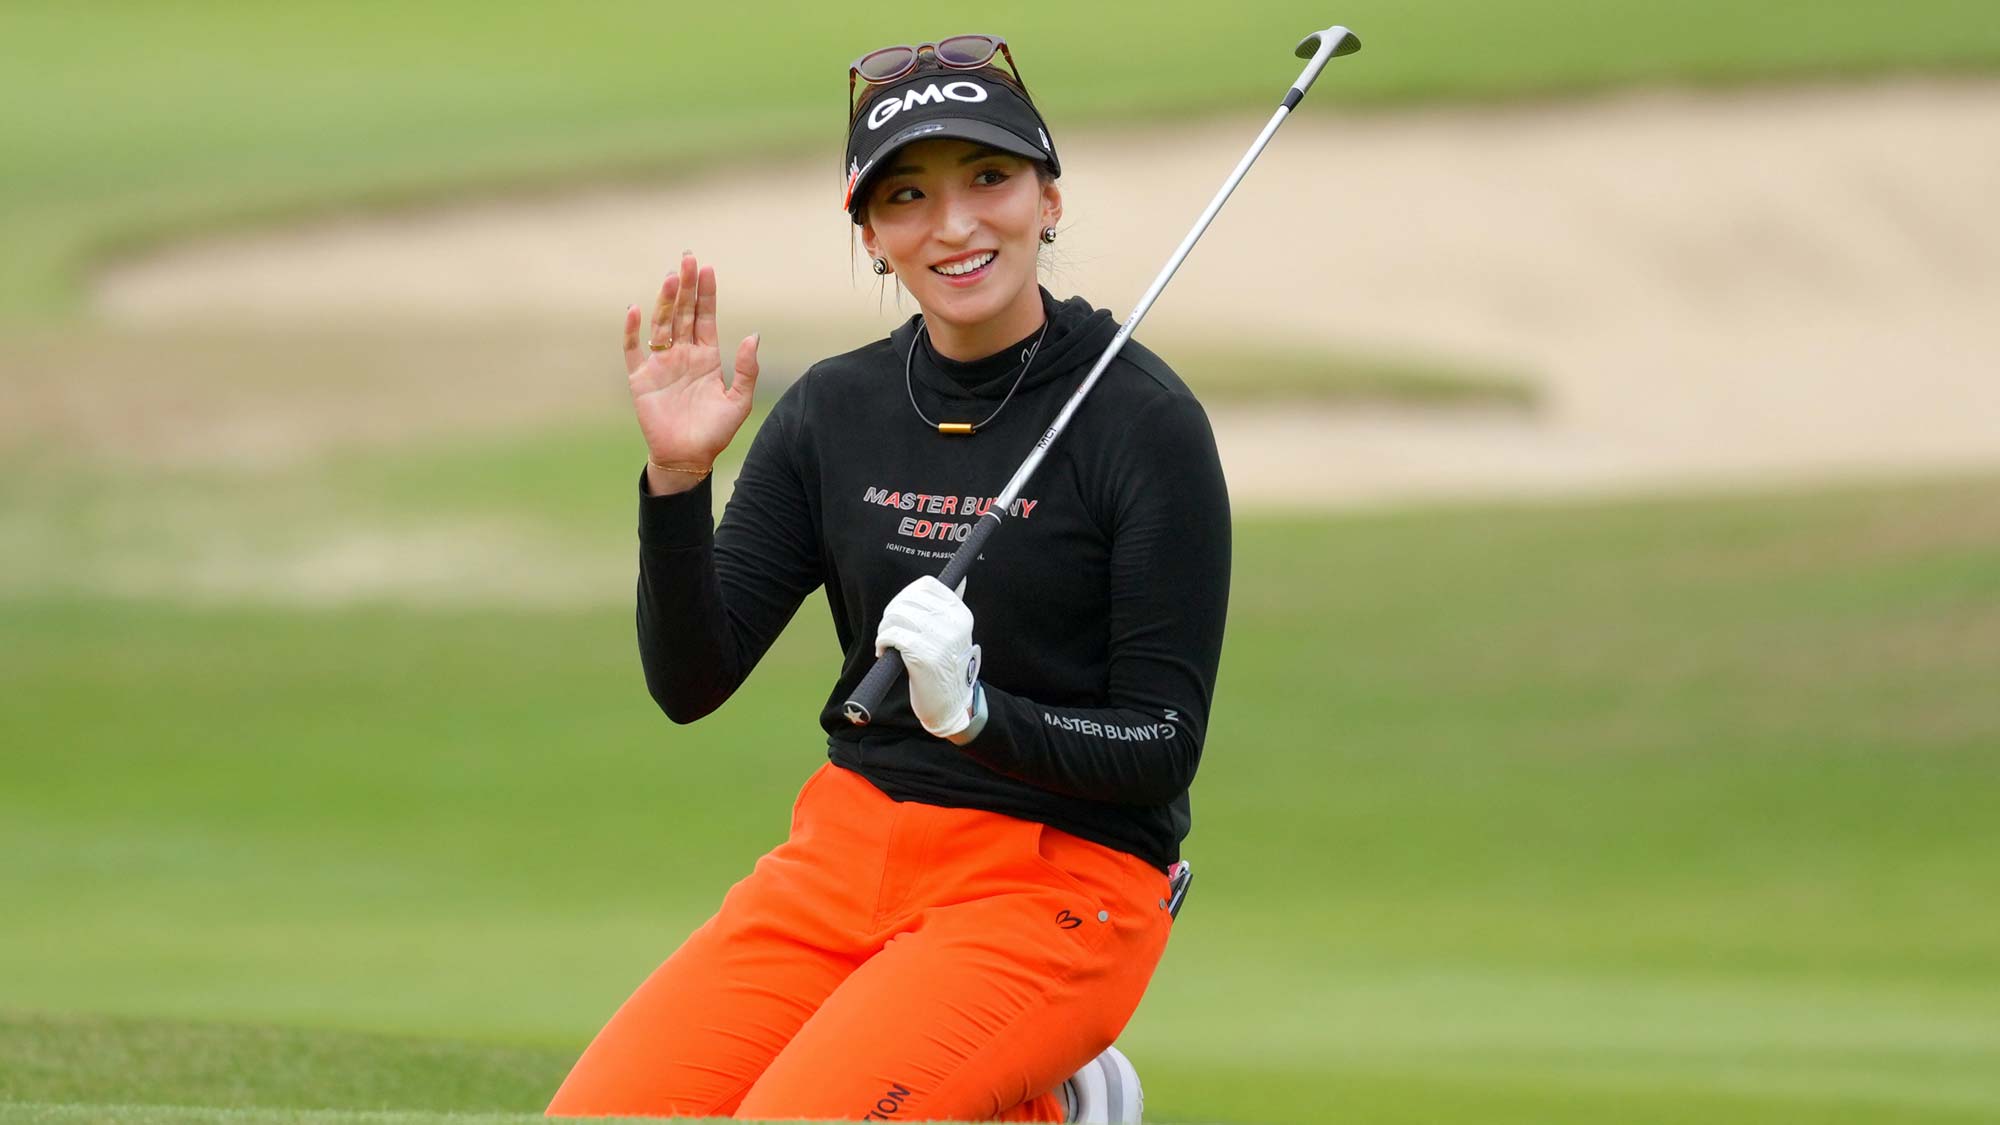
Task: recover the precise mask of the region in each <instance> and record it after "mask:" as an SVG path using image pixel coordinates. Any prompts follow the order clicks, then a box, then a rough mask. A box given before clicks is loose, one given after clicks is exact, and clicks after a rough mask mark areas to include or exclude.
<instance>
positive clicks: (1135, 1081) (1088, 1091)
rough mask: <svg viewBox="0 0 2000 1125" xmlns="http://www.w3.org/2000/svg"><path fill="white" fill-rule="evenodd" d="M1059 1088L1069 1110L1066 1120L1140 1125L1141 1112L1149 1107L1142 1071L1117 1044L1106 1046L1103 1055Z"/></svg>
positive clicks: (1070, 1077) (1101, 1124) (1108, 1124)
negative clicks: (1140, 1072) (1143, 1087)
mask: <svg viewBox="0 0 2000 1125" xmlns="http://www.w3.org/2000/svg"><path fill="white" fill-rule="evenodd" d="M1058 1090H1059V1091H1060V1094H1061V1097H1062V1099H1063V1104H1064V1105H1065V1106H1066V1107H1067V1108H1068V1111H1069V1115H1068V1116H1067V1117H1065V1118H1064V1120H1065V1121H1087V1122H1094V1123H1099V1125H1120V1123H1123V1125H1139V1111H1140V1110H1142V1109H1144V1108H1145V1107H1146V1094H1145V1092H1144V1091H1143V1090H1141V1089H1140V1088H1139V1072H1138V1071H1136V1070H1134V1069H1132V1060H1131V1059H1128V1058H1126V1057H1125V1052H1123V1051H1121V1050H1119V1049H1118V1048H1116V1047H1106V1048H1104V1053H1103V1054H1101V1055H1099V1056H1097V1057H1096V1058H1094V1059H1092V1060H1090V1061H1089V1062H1087V1063H1085V1064H1083V1069H1082V1070H1079V1071H1077V1072H1076V1073H1075V1074H1072V1075H1070V1076H1069V1077H1068V1078H1066V1079H1064V1080H1063V1084H1062V1085H1061V1086H1060V1087H1058Z"/></svg>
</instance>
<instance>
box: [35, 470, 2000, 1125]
mask: <svg viewBox="0 0 2000 1125" xmlns="http://www.w3.org/2000/svg"><path fill="white" fill-rule="evenodd" d="M551 448H553V446H552V447H551ZM473 456H474V454H473V453H472V452H470V451H467V452H465V453H464V454H463V458H465V459H470V458H472V457H473ZM486 456H487V460H486V461H485V462H484V464H485V466H486V468H487V470H488V472H489V474H491V475H489V476H488V477H487V480H488V481H489V483H491V482H493V481H495V480H497V479H504V474H505V473H506V472H507V471H508V468H509V466H507V465H506V464H504V463H502V462H500V461H496V460H494V458H495V457H497V456H500V455H498V454H493V453H491V452H489V453H488V454H487V455H486ZM606 460H607V464H608V460H609V459H608V458H607V459H606ZM550 461H551V463H566V464H572V465H586V466H587V465H590V464H593V463H594V461H593V460H592V458H591V457H589V456H586V455H584V454H581V453H577V452H575V451H572V454H571V455H570V456H567V457H559V456H556V455H554V454H553V453H552V454H551V455H550ZM478 468H479V465H478V464H474V463H471V462H470V461H469V460H468V461H467V463H466V464H465V466H464V471H466V472H467V473H474V472H476V471H477V470H478ZM531 471H538V470H531ZM606 471H607V472H609V469H608V468H607V469H606ZM350 472H351V470H348V469H342V470H339V471H337V472H334V473H332V474H331V477H330V479H345V478H346V477H347V475H348V474H349V473H350ZM578 472H580V473H581V472H583V470H578ZM617 475H618V478H619V479H620V480H621V482H622V479H623V478H624V477H627V476H629V475H630V474H629V473H627V472H626V471H625V466H624V465H623V463H622V461H621V463H620V465H619V466H618V473H617ZM343 487H348V486H343ZM592 487H595V486H594V485H593V486H592ZM547 488H548V489H549V495H550V497H551V499H550V501H549V503H548V504H547V505H542V504H540V503H539V502H535V503H528V504H526V505H525V507H524V509H523V511H524V513H525V514H524V515H523V516H522V518H523V519H524V520H527V521H529V523H531V524H535V523H537V522H538V521H541V520H543V518H544V517H543V515H540V514H537V513H540V512H542V511H543V508H544V507H546V508H548V509H549V510H550V511H551V512H553V510H554V509H555V507H556V504H555V501H554V497H555V495H556V494H558V493H559V492H560V491H562V488H563V485H562V484H561V483H559V482H557V483H551V484H549V485H547ZM622 488H623V484H622V483H621V485H620V488H619V490H618V491H622ZM440 490H441V491H451V490H444V489H442V488H441V489H440ZM455 494H456V495H458V496H460V497H461V498H463V496H464V490H463V489H459V490H456V493H455ZM350 495H355V494H354V493H350ZM409 499H410V502H411V503H413V504H414V503H418V502H419V501H421V500H422V498H421V497H419V498H409ZM606 504H607V505H611V504H612V501H611V500H607V501H606ZM615 506H617V507H620V508H621V509H622V508H628V507H629V503H628V501H627V500H626V499H616V505H615ZM446 511H447V513H448V512H449V509H446ZM628 515H629V512H621V514H620V515H619V517H618V520H617V524H616V531H615V535H614V534H613V533H612V532H602V533H600V537H599V538H591V537H589V536H588V535H584V534H583V533H581V532H575V531H574V530H573V528H572V525H570V524H568V523H555V522H551V523H549V524H548V526H550V527H552V528H564V529H571V530H566V531H564V532H562V533H563V534H566V535H570V534H573V535H578V536H582V538H583V539H584V542H583V543H582V544H580V545H579V549H584V550H590V551H595V550H597V549H599V548H598V545H599V544H600V543H602V544H605V545H607V546H606V549H615V550H616V551H618V552H619V554H620V555H621V557H623V558H624V563H623V564H622V565H624V566H629V552H630V549H631V546H630V544H631V541H630V530H629V520H628V519H627V518H626V516H628ZM547 518H548V519H549V520H552V521H553V520H556V519H557V517H556V516H554V515H549V516H548V517H547ZM614 540H615V541H616V542H617V544H618V545H617V546H615V547H610V546H608V545H609V544H611V543H612V542H613V541H614ZM1237 543H1238V562H1237V571H1236V576H1235V582H1234V586H1233V590H1234V593H1233V598H1232V607H1231V623H1230V634H1229V644H1228V649H1227V652H1226V655H1225V658H1224V665H1223V678H1222V683H1221V687H1220V698H1219V702H1218V707H1217V710H1216V713H1215V719H1214V725H1213V728H1212V730H1211V732H1210V737H1209V743H1208V752H1207V756H1206V760H1205V762H1204V765H1203V768H1202V772H1201V777H1200V779H1199V781H1198V783H1197V785H1196V788H1195V796H1194V808H1195V829H1194V834H1193V836H1192V837H1191V838H1190V840H1189V843H1188V854H1189V855H1190V856H1191V857H1192V858H1193V859H1194V860H1195V862H1196V864H1197V867H1198V869H1199V870H1200V872H1201V876H1202V877H1201V878H1200V879H1199V880H1198V881H1197V889H1196V891H1195V893H1194V896H1193V898H1192V900H1191V903H1190V906H1189V909H1188V912H1187V914H1185V915H1184V916H1183V918H1182V921H1181V923H1180V925H1179V927H1178V929H1177V932H1176V934H1175V937H1174V942H1173V945H1172V947H1171V948H1170V949H1169V952H1168V955H1167V959H1166V962H1165V963H1164V965H1163V967H1162V969H1161V972H1160V974H1159V976H1158V977H1157V978H1156V980H1155V982H1154V984H1153V987H1152V989H1151V991H1150V992H1149V994H1148V997H1147V1000H1146V1002H1145V1004H1144V1005H1143V1006H1142V1007H1141V1009H1140V1011H1139V1014H1138V1016H1137V1017H1136V1018H1135V1020H1134V1022H1133V1024H1132V1025H1131V1027H1130V1028H1129V1029H1128V1030H1127V1033H1126V1035H1125V1037H1124V1038H1123V1040H1122V1042H1123V1044H1124V1045H1125V1046H1126V1047H1127V1048H1128V1049H1129V1050H1130V1051H1131V1052H1132V1053H1133V1054H1134V1056H1135V1057H1136V1058H1137V1059H1138V1060H1139V1061H1140V1065H1141V1066H1142V1067H1143V1068H1144V1070H1145V1074H1146V1078H1147V1086H1148V1104H1149V1106H1150V1107H1152V1111H1153V1114H1154V1117H1155V1118H1156V1119H1157V1120H1160V1121H1195V1120H1204V1121H1217V1120H1222V1121H1251V1120H1255V1121H1319V1120H1330V1119H1338V1120H1367V1121H1371V1122H1418V1121H1437V1120H1467V1121H1481V1122H1523V1123H1526V1122H1585V1121H1602V1120H1609V1119H1616V1120H1621V1121H1647V1122H1652V1121H1657V1122H1670V1121H1685V1120H1705V1121H1715V1122H1725V1123H1727V1122H1751V1121H1766V1120H1785V1121H1810V1122H1847V1121H1854V1122H1860V1121H1898V1122H1902V1121H1907V1122H1954V1121H1976V1120H1990V1119H1992V1118H1993V1117H1994V1116H1995V1115H1996V1114H2000V1078H1997V1077H1996V1075H2000V907H1996V905H1995V903H1994V900H1993V898H1992V896H1990V895H1987V894H1985V893H1984V892H1983V891H1982V890H1981V888H1985V887H1990V886H1993V885H1995V883H1996V880H2000V815H1996V814H2000V797H1996V794H2000V702H1996V700H1995V698H1994V696H1993V694H1992V692H1991V690H1990V683H1991V679H1992V669H1993V668H1995V667H1996V666H2000V608H1996V607H2000V481H1993V480H1971V481H1963V482H1956V483H1939V484H1933V485H1924V486H1916V485H1909V486H1899V487H1893V488H1892V487H1882V488H1871V489H1847V490H1839V491H1829V492H1824V493H1815V494H1808V495H1799V496H1777V495H1773V496H1743V497H1731V498H1703V499H1689V500H1680V501H1671V502H1669V501H1654V502H1646V503H1622V504H1593V505H1586V506H1580V507H1573V508H1545V507H1536V506H1518V507H1476V508H1444V509H1435V510H1427V511H1419V512H1410V513H1403V514H1393V515H1391V514H1383V515H1365V516H1349V517H1340V518H1315V519H1297V520H1276V519H1248V518H1246V519H1243V520H1241V521H1239V525H1238V538H1237ZM496 565H503V561H496ZM619 581H620V582H621V583H627V582H629V574H628V576H627V577H626V578H623V579H620V580H619ZM824 615H825V609H824V607H823V603H821V602H819V601H818V600H817V599H815V600H814V601H812V602H809V603H808V605H807V606H806V608H805V609H804V610H803V611H802V612H801V615H800V619H799V621H797V622H795V624H794V628H793V630H792V631H791V632H790V633H789V634H788V635H787V636H786V638H785V639H784V640H782V641H781V642H780V644H779V645H778V646H777V647H776V648H775V649H774V650H773V652H772V653H771V655H770V656H769V657H768V658H767V660H766V663H765V665H764V666H762V667H761V668H760V669H759V671H758V674H757V676H756V677H755V678H754V679H753V680H752V681H751V683H750V684H749V685H748V686H746V688H745V689H744V690H743V692H742V693H740V694H739V695H738V697H737V698H736V699H734V700H732V701H731V703H730V704H728V705H727V706H726V707H725V708H724V709H723V710H722V711H721V712H719V713H718V714H717V715H715V716H713V717H711V718H710V719H708V720H705V721H703V722H702V723H700V724H697V725H695V726H691V727H685V728H681V727H673V726H671V725H669V724H668V723H667V722H666V721H665V720H664V719H663V718H662V717H661V716H660V715H659V714H658V713H657V712H656V711H655V710H654V709H653V708H652V705H651V703H650V702H649V701H648V700H647V699H646V697H645V694H644V689H643V686H642V684H641V683H640V679H639V671H638V667H637V661H636V659H635V658H634V654H633V650H632V636H631V617H630V610H629V607H619V606H614V607H612V608H606V609H601V610H600V609H579V610H576V611H568V612H553V611H552V612H530V611H516V610H508V609H492V608H479V609H467V610H463V611H449V610H438V609H433V610H428V611H420V610H411V609H408V608H404V607H399V606H395V605H389V604H384V605H380V606H368V605H361V606H353V607H348V608H346V609H343V610H340V611H338V612H312V611H305V610H285V609H273V608H259V607H255V606H218V607H209V608H199V607H192V606H185V605H176V604H172V603H167V602H162V601H157V600H146V601H139V600H117V599H108V598H104V597H94V598H93V597H84V596H81V595H78V594H74V593H72V594H71V595H70V596H65V597H61V598H46V597H38V598H35V599H32V600H22V599H17V600H12V601H4V602H0V635H5V636H6V637H7V638H8V643H7V645H6V646H5V647H4V649H0V745H4V746H6V747H8V748H9V749H8V751H7V752H6V753H5V754H0V854H4V855H6V856H8V857H9V861H8V863H6V864H4V865H0V901H6V902H10V903H16V904H28V906H27V908H26V909H19V910H15V911H12V912H10V917H9V920H8V923H7V924H6V925H5V926H4V927H0V964H5V965H11V966H31V967H32V969H31V971H10V972H7V973H4V974H0V1010H11V1011H13V1012H15V1013H17V1014H16V1015H13V1016H10V1017H9V1018H8V1020H7V1021H6V1023H5V1024H4V1025H0V1044H4V1046H0V1075H6V1076H7V1077H6V1078H5V1081H6V1082H7V1085H6V1086H5V1087H4V1090H5V1096H6V1097H7V1098H9V1099H12V1100H13V1101H15V1102H17V1103H23V1104H22V1105H17V1106H16V1107H15V1108H14V1110H12V1111H9V1112H15V1113H18V1114H20V1115H24V1116H25V1117H26V1119H29V1120H49V1121H73V1120H85V1119H89V1120H94V1119H98V1118H97V1117H95V1116H93V1114H95V1113H96V1112H97V1111H95V1110H93V1109H90V1108H88V1107H90V1106H99V1105H115V1104H123V1103H131V1102H145V1103H161V1104H168V1105H193V1106H202V1107H229V1106H253V1107H254V1106H263V1107H286V1108H285V1109H283V1110H279V1109H276V1108H273V1109H271V1111H270V1113H269V1114H268V1115H266V1116H264V1117H255V1116H252V1117H246V1118H244V1119H245V1120H266V1119H269V1120H300V1119H305V1118H303V1117H301V1116H300V1115H297V1114H294V1113H292V1112H291V1109H292V1108H307V1107H315V1106H324V1107H330V1108H336V1109H365V1108H381V1107H384V1106H387V1107H393V1108H397V1109H409V1110H429V1111H437V1112H441V1111H444V1110H466V1111H481V1112H501V1111H513V1112H521V1113H532V1112H533V1111H534V1110H536V1109H538V1108H539V1105H540V1104H542V1102H541V1099H543V1098H544V1097H545V1096H546V1094H547V1093H548V1092H549V1090H550V1089H551V1086H550V1083H551V1081H552V1078H551V1076H552V1075H554V1074H556V1073H557V1072H559V1071H560V1070H561V1069H562V1066H563V1065H564V1064H565V1063H566V1060H568V1059H569V1058H573V1057H574V1054H575V1052H576V1051H578V1050H580V1049H581V1046H582V1044H583V1043H584V1042H585V1041H586V1040H587V1038H588V1037H589V1035H590V1034H591V1033H592V1032H593V1031H594V1030H595V1028H596V1027H597V1026H598V1025H599V1023H601V1021H602V1020H603V1019H604V1018H605V1017H606V1016H608V1015H609V1013H610V1011H611V1010H612V1009H613V1008H614V1007H615V1006H616V1004H617V1003H618V1001H619V1000H620V999H622V998H623V996H624V995H625V994H626V992H627V991H629V989H630V988H631V987H632V986H633V985H634V984H636V983H637V981H638V980H639V979H640V978H641V977H642V976H643V975H644V974H645V973H646V972H647V971H648V970H650V969H651V968H652V966H653V965H654V964H656V963H657V962H658V960H659V959H660V958H661V957H663V956H665V955H666V954H667V953H668V952H670V951H671V949H672V948H673V947H674V945H675V944H677V943H678V941H679V940H680V939H681V938H682V937H683V936H685V934H686V933H687V931H688V930H689V929H690V928H692V927H693V926H694V925H695V924H697V923H698V922H699V921H700V920H701V919H702V918H703V917H704V916H705V915H706V914H707V912H708V911H710V910H712V909H713V907H714V904H715V903H716V902H717V901H719V899H720V897H721V895H722V892H723V891H724V890H725V889H726V888H727V887H728V886H729V884H730V883H732V882H733V881H734V880H735V879H737V878H739V877H741V875H742V874H743V873H744V872H746V871H747V870H748V868H749V865H750V863H751V862H752V860H754V858H755V857H756V856H757V855H758V854H760V853H761V852H762V851H764V850H766V849H768V848H769V847H771V846H773V845H775V844H776V843H777V842H778V841H779V840H780V839H782V838H783V835H784V832H785V827H786V810H787V807H788V805H789V802H790V800H791V797H792V796H793V794H794V792H795V791H796V788H797V786H798V785H799V784H800V783H801V782H802V781H803V780H804V778H805V777H806V775H807V774H808V773H809V772H810V771H811V770H812V769H813V768H814V767H815V766H816V764H817V763H818V762H819V761H820V760H821V756H822V751H821V750H820V749H819V746H820V738H819V736H818V732H817V730H816V728H815V727H814V726H813V723H812V718H811V716H812V713H813V712H814V710H815V709H816V705H817V702H818V701H819V699H820V698H821V697H822V696H823V694H824V690H825V686H826V682H827V678H828V676H829V675H830V670H831V667H832V663H833V661H834V659H835V654H834V653H833V650H832V642H831V640H830V635H829V634H830V630H829V629H828V627H827V624H826V622H825V618H824ZM34 1013H63V1014H62V1015H59V1016H43V1015H35V1014H34ZM91 1013H98V1014H106V1015H118V1016H122V1017H129V1018H131V1019H134V1020H138V1021H141V1022H137V1023H126V1022H122V1021H114V1022H98V1021H95V1020H91V1019H86V1018H84V1016H85V1015H87V1014H91ZM191 1018H192V1019H199V1020H202V1021H217V1022H221V1023H230V1024H237V1025H241V1026H240V1027H237V1028H235V1029H226V1028H215V1029H210V1030H206V1031H190V1030H187V1029H182V1028H176V1027H173V1026H167V1025H161V1024H156V1023H151V1022H145V1021H156V1020H181V1019H191ZM50 1019H54V1020H55V1021H56V1022H55V1023H54V1024H50V1023H48V1022H46V1021H47V1020H50ZM38 1021H39V1022H38ZM360 1032H368V1033H379V1034H399V1035H411V1036H419V1037H422V1038H423V1040H424V1043H423V1044H422V1045H417V1044H385V1043H384V1042H383V1041H380V1040H375V1039H369V1038H366V1037H356V1036H355V1035H354V1034H351V1033H360ZM24 1053H26V1055H28V1056H31V1057H33V1058H37V1059H40V1060H42V1061H41V1062H40V1063H37V1064H35V1065H32V1066H30V1065H26V1064H23V1063H21V1062H19V1061H18V1060H20V1059H22V1058H23V1057H24ZM274 1055H284V1056H287V1057H292V1058H295V1059H298V1060H302V1061H297V1062H296V1063H295V1064H292V1065H287V1066H283V1067H274V1066H272V1065H267V1064H266V1062H264V1061H261V1060H268V1059H270V1058H272V1057H273V1056H274ZM142 1056H144V1057H145V1058H147V1059H148V1060H149V1061H146V1062H144V1063H143V1064H140V1063H136V1062H135V1063H134V1064H133V1065H131V1066H126V1065H121V1064H119V1063H118V1062H117V1060H119V1059H121V1058H132V1059H135V1060H137V1059H139V1058H141V1057H142ZM232 1059H234V1060H238V1063H232V1062H231V1060H232ZM343 1059H354V1060H357V1061H354V1062H343V1061H340V1060H343ZM312 1060H325V1061H324V1062H323V1063H322V1062H321V1061H312ZM370 1060H374V1061H370ZM396 1060H404V1061H405V1062H406V1063H407V1065H404V1064H403V1062H397V1061H396ZM356 1069H360V1070H362V1071H365V1072H366V1073H362V1074H353V1073H346V1074H342V1073H338V1072H352V1071H354V1070H356ZM232 1071H234V1072H236V1073H237V1074H238V1077H231V1073H232ZM330 1071H331V1072H336V1073H329V1072H330ZM232 1091H233V1092H232ZM342 1091H347V1093H342ZM350 1095H351V1096H350ZM25 1103H35V1104H36V1105H38V1106H42V1107H43V1108H28V1107H27V1106H26V1105H25ZM50 1104H53V1105H55V1106H56V1107H58V1108H47V1106H49V1105H50ZM62 1106H69V1107H71V1108H60V1107H62ZM78 1107H82V1108H78ZM119 1112H120V1113H121V1114H123V1115H124V1116H121V1117H120V1118H119V1119H121V1120H134V1121H155V1120H162V1121H164V1120H180V1119H182V1117H183V1116H185V1115H184V1114H183V1113H182V1112H181V1111H167V1110H160V1111H157V1112H154V1111H136V1110H135V1111H119ZM196 1112H207V1111H206V1110H201V1111H196ZM414 1119H415V1118H413V1120H414Z"/></svg>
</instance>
